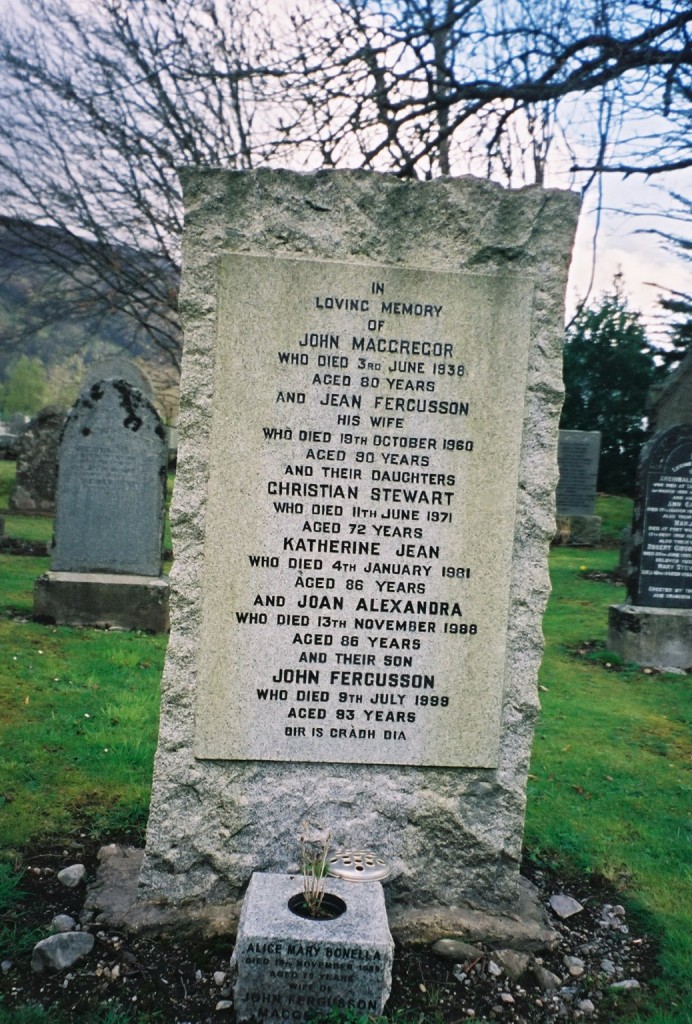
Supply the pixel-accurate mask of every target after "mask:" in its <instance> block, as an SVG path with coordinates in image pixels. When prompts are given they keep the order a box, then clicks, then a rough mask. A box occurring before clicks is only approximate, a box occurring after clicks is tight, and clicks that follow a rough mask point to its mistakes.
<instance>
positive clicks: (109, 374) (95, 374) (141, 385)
mask: <svg viewBox="0 0 692 1024" xmlns="http://www.w3.org/2000/svg"><path fill="white" fill-rule="evenodd" d="M102 380H124V381H126V382H127V383H128V384H129V385H130V386H131V387H134V388H137V390H138V391H141V392H142V394H143V395H145V396H146V397H147V398H148V399H149V400H150V401H151V400H152V399H153V394H154V392H153V390H152V387H151V382H150V380H149V378H148V377H147V376H146V374H145V373H144V372H143V371H142V370H140V368H139V366H137V363H136V362H135V361H134V360H133V359H128V358H127V356H121V355H115V356H106V357H104V358H103V359H95V360H94V362H93V363H90V364H89V365H88V366H87V368H86V372H85V374H84V380H83V381H82V391H83V390H84V389H85V388H88V387H89V386H90V385H91V384H97V383H98V382H99V381H102Z"/></svg>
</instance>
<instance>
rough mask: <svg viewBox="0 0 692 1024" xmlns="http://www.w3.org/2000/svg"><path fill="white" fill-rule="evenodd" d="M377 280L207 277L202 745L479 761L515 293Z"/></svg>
mask: <svg viewBox="0 0 692 1024" xmlns="http://www.w3.org/2000/svg"><path fill="white" fill-rule="evenodd" d="M375 271H376V272H375V274H373V272H372V269H368V268H364V267H350V266H349V267H346V266H343V267H340V266H339V265H338V264H334V265H324V264H310V263H306V262H301V263H298V262H296V263H291V262H290V261H277V260H262V259H255V260H252V259H251V258H247V257H231V258H229V261H228V267H227V275H226V276H223V275H222V284H221V291H220V305H221V308H222V310H223V309H224V298H225V299H226V301H227V313H228V315H227V316H224V315H223V312H222V315H221V318H220V327H219V330H220V343H224V345H225V348H224V359H223V360H222V362H221V365H220V367H219V373H218V376H217V380H216V384H215V410H214V416H215V418H214V424H213V428H212V440H213V443H212V466H211V476H212V484H213V486H212V488H211V490H210V513H209V514H208V519H209V522H210V523H211V527H209V528H208V534H207V562H209V560H210V558H211V559H214V560H216V559H217V558H218V559H221V560H223V561H224V562H225V564H232V565H233V566H234V569H233V572H234V575H235V580H234V584H233V586H232V587H230V588H228V590H227V593H225V594H224V593H222V592H219V591H214V598H213V599H211V600H208V601H207V603H206V605H205V611H204V616H203V630H204V631H205V633H206V637H207V642H208V643H209V644H210V648H211V652H212V653H211V654H210V656H209V658H208V659H207V662H206V666H205V670H204V669H203V685H202V687H201V699H200V702H199V704H198V751H197V752H198V756H210V757H217V756H233V757H247V758H259V759H265V758H268V759H298V760H322V761H340V760H343V761H363V762H372V763H403V764H407V763H408V764H436V763H439V764H465V763H478V764H492V763H493V757H494V751H495V747H496V743H497V736H498V730H499V706H500V696H501V685H502V670H503V662H504V645H505V636H504V634H505V629H506V609H507V600H508V594H507V582H506V581H507V577H508V567H509V559H510V558H511V546H512V537H513V513H514V502H515V495H516V486H517V474H518V458H519V445H520V434H521V423H522V418H523V394H524V382H525V374H526V352H527V345H528V316H527V315H526V316H525V323H524V322H523V321H522V322H521V329H520V330H519V338H517V330H516V323H515V325H514V328H513V329H512V330H510V329H509V328H508V327H507V326H503V324H502V322H501V319H500V320H498V318H501V317H502V310H503V306H504V307H505V308H506V309H507V312H508V314H509V309H510V307H511V308H512V309H513V310H514V311H515V312H514V316H516V308H517V306H519V307H520V308H521V307H526V308H527V309H528V298H529V296H530V289H528V288H527V287H526V283H525V282H520V281H518V280H517V279H506V278H503V279H502V282H503V287H501V289H500V291H501V296H500V299H499V300H497V297H496V296H495V295H493V294H491V293H493V292H495V291H496V289H495V288H492V287H491V285H492V284H493V282H492V280H491V281H488V280H487V279H483V278H473V277H470V276H463V277H462V276H461V275H449V274H425V273H421V272H414V271H403V270H394V269H392V268H375ZM263 274H264V275H268V277H269V278H271V284H269V281H267V286H266V287H262V288H261V289H258V287H257V281H258V275H259V277H262V275H263ZM245 275H247V276H245ZM277 277H278V281H277ZM339 278H342V279H343V283H349V284H351V285H353V283H354V282H357V284H358V285H359V289H360V290H359V291H356V289H355V288H353V287H352V288H349V290H348V293H347V292H346V290H345V289H344V290H343V292H340V291H337V289H336V288H334V289H333V290H328V288H326V287H320V285H325V284H326V283H327V282H333V283H336V284H339V283H341V282H340V281H339ZM243 280H245V282H246V283H247V287H248V293H252V294H253V295H255V294H257V293H258V292H259V293H260V294H262V295H263V296H264V295H266V296H269V298H268V299H267V300H266V305H267V306H268V307H269V308H268V310H267V311H266V312H265V314H264V316H262V315H261V314H260V316H259V318H258V315H257V308H256V306H255V307H253V310H252V312H251V311H250V307H249V305H248V308H247V311H246V313H245V315H244V313H243V304H244V303H245V304H247V303H248V297H249V295H248V294H244V293H243V292H242V290H241V289H242V284H243ZM495 283H496V282H495ZM282 286H283V287H282ZM429 292H431V293H433V294H428V293H429ZM407 293H408V294H407ZM390 295H391V296H392V297H390ZM394 296H395V297H394ZM239 307H240V311H239ZM520 319H521V318H520ZM411 328H413V329H414V330H413V331H411V330H410V329H411ZM404 331H406V333H407V334H409V333H414V332H415V336H414V337H408V336H407V337H403V336H402V335H403V334H404ZM248 360H250V362H248ZM248 370H250V371H251V372H250V373H248ZM243 375H245V379H244V380H243ZM238 381H240V384H239V383H238ZM215 456H216V457H215ZM236 479H239V480H240V487H237V486H236V487H235V488H234V486H233V481H234V480H236ZM224 481H227V485H226V484H225V483H224ZM226 486H227V491H226V493H227V498H228V499H229V500H231V501H233V494H234V491H235V492H237V491H239V492H240V496H239V498H238V500H236V501H235V506H234V509H233V514H232V517H231V519H230V521H229V520H227V525H226V528H225V529H224V528H222V527H221V526H219V528H217V529H214V524H215V522H216V521H217V520H219V519H220V520H222V521H223V519H224V514H223V510H222V507H221V499H222V495H223V493H224V491H225V489H226ZM214 495H218V501H219V504H218V505H215V504H214ZM229 523H232V524H233V525H232V526H229ZM211 589H212V590H213V587H212V588H211ZM220 601H221V603H222V604H223V608H220V606H219V602H220ZM203 649H204V645H203ZM225 730H230V732H231V733H232V736H233V739H232V741H229V740H228V736H227V733H225ZM258 732H259V735H258V736H257V735H255V738H253V734H257V733H258ZM440 737H442V738H443V739H442V747H441V746H440Z"/></svg>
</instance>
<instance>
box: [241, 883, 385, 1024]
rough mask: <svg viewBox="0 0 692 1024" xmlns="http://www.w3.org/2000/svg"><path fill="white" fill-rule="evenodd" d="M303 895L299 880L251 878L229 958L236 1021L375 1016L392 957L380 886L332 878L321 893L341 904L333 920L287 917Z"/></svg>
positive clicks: (273, 1023)
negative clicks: (336, 1013)
mask: <svg viewBox="0 0 692 1024" xmlns="http://www.w3.org/2000/svg"><path fill="white" fill-rule="evenodd" d="M301 891H302V878H301V877H300V876H290V875H278V874H262V873H257V872H256V873H255V874H254V875H253V876H252V878H251V879H250V885H249V887H248V890H247V893H246V896H245V901H244V903H243V909H242V912H241V916H240V924H239V927H238V935H237V939H236V945H235V949H234V952H233V957H232V960H231V967H232V968H233V970H234V971H235V972H236V974H237V980H236V984H235V1012H236V1016H237V1018H238V1020H249V1019H252V1020H257V1021H261V1022H262V1024H285V1022H286V1021H294V1022H297V1024H298V1022H301V1021H304V1020H306V1019H307V1018H308V1016H309V1015H310V1014H314V1013H319V1012H321V1011H328V1010H330V1009H332V1008H334V1007H337V1008H339V1009H355V1010H358V1011H360V1012H362V1013H363V1014H364V1015H368V1016H375V1017H377V1016H379V1015H380V1014H381V1013H382V1009H383V1007H384V1004H385V1003H386V1001H387V998H388V996H389V991H390V988H391V980H392V960H393V956H394V944H393V942H392V937H391V935H390V933H389V927H388V925H387V913H386V910H385V904H384V894H383V891H382V886H381V885H380V883H379V882H357V883H349V882H343V881H340V880H338V879H330V880H329V881H328V883H327V891H328V892H329V893H333V894H334V895H336V896H339V897H341V899H342V900H344V902H345V903H346V911H345V912H344V913H343V914H342V915H341V916H340V917H337V918H335V919H333V920H318V919H307V918H302V917H298V916H297V915H296V914H294V913H292V911H291V910H290V909H289V907H288V901H289V899H290V898H291V897H292V896H294V895H296V894H299V893H300V892H301Z"/></svg>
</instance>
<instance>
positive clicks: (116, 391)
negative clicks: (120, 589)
mask: <svg viewBox="0 0 692 1024" xmlns="http://www.w3.org/2000/svg"><path fill="white" fill-rule="evenodd" d="M167 455H168V450H167V446H166V435H165V431H164V428H163V426H162V424H161V420H160V419H159V416H158V413H157V412H156V410H155V409H154V407H153V406H152V405H151V403H150V402H149V401H148V400H147V399H146V398H145V397H144V396H143V395H142V393H141V392H140V391H138V390H137V389H136V388H134V387H132V386H131V385H129V384H127V383H126V382H125V381H122V380H106V381H101V382H99V383H95V384H91V385H89V386H88V387H87V388H85V389H84V390H83V391H82V393H81V395H80V396H79V398H78V399H77V401H76V402H75V404H74V406H73V407H72V409H71V411H70V413H69V416H68V419H67V423H66V425H65V430H64V433H63V436H62V440H61V443H60V452H59V468H58V496H57V507H56V517H55V543H54V548H53V556H52V560H51V568H52V569H53V570H56V571H64V572H107V573H133V574H138V575H142V576H158V575H159V574H160V572H161V566H162V556H161V540H162V533H163V520H164V501H165V488H166V465H167Z"/></svg>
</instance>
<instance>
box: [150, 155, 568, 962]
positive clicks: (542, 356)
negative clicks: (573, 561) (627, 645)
mask: <svg viewBox="0 0 692 1024" xmlns="http://www.w3.org/2000/svg"><path fill="white" fill-rule="evenodd" d="M184 191H185V199H186V203H187V213H186V236H185V240H184V250H185V258H184V265H185V268H186V270H185V275H184V286H183V297H182V307H181V308H182V311H183V316H184V323H185V331H186V340H185V356H184V363H183V375H182V376H183V379H182V399H183V400H182V402H181V418H180V422H179V428H180V435H181V445H180V451H179V462H178V476H177V481H176V492H175V499H174V501H175V511H174V512H173V520H174V530H175V534H174V536H175V546H176V553H177V559H178V560H177V562H176V569H175V572H176V579H177V585H176V591H175V593H176V595H177V606H176V610H175V618H174V628H173V631H172V635H171V639H170V643H169V646H168V654H167V667H166V670H165V684H164V688H163V689H164V695H163V703H162V709H161V723H162V730H161V737H162V738H161V743H160V745H159V750H158V755H157V762H156V763H157V767H156V773H155V777H154V785H153V793H152V804H151V815H150V820H149V829H148V836H147V848H146V854H145V859H144V864H143V869H142V875H141V879H140V894H141V897H142V900H145V899H147V898H149V897H151V898H152V899H153V900H156V901H159V902H161V901H163V903H168V904H173V905H176V904H184V903H189V902H194V901H197V902H198V903H200V904H206V905H209V903H210V902H212V903H213V902H219V903H221V902H227V903H236V902H237V901H239V900H240V899H241V897H242V894H243V892H244V891H245V889H246V887H247V884H248V881H249V878H250V875H251V874H252V872H253V871H254V870H256V869H259V868H261V869H262V871H271V872H281V871H282V870H283V871H285V870H286V866H287V851H290V850H291V849H292V848H293V846H294V842H295V840H294V836H295V834H296V830H297V828H298V826H299V824H300V822H301V821H302V820H303V819H304V818H305V817H306V816H308V815H309V816H310V817H313V812H314V817H315V818H316V819H317V820H318V821H319V822H320V823H322V824H324V825H325V826H326V827H328V828H329V831H330V832H331V834H332V836H333V839H334V842H335V844H337V845H339V846H342V847H348V848H350V849H356V850H373V851H375V852H376V853H377V854H378V855H379V856H381V857H383V858H384V859H385V860H386V861H387V862H388V863H391V864H392V874H391V877H390V880H388V881H387V883H386V885H387V895H388V910H389V912H390V915H392V914H394V913H396V922H397V927H398V928H399V929H404V928H405V927H406V922H407V921H408V922H409V924H410V921H411V920H413V919H415V928H416V933H417V935H418V937H419V940H420V941H425V940H427V939H428V938H431V937H432V938H435V939H437V938H440V937H442V936H443V935H444V934H451V935H454V934H457V930H458V927H459V918H458V914H456V913H455V910H454V907H455V906H458V905H459V904H460V903H462V902H464V901H470V902H472V903H473V902H474V901H475V903H476V905H480V904H481V903H482V904H483V906H484V907H485V908H486V909H489V908H495V909H496V910H497V912H498V914H499V913H502V914H503V915H504V919H505V920H509V919H510V917H511V914H516V912H517V911H516V908H517V900H518V899H519V892H520V890H521V889H522V886H521V883H520V878H519V860H520V852H521V840H522V832H523V822H524V791H525V784H526V772H527V764H528V758H529V751H530V744H531V736H532V728H533V722H534V719H535V714H536V707H537V700H536V672H537V668H538V665H539V662H540V657H541V653H542V636H541V619H542V614H543V609H544V607H545V601H546V599H547V594H548V589H549V581H548V574H547V548H548V541H549V539H550V533H551V531H550V529H549V523H550V520H551V514H552V513H553V510H554V489H555V484H556V481H557V464H556V458H555V451H556V442H557V424H558V417H559V409H560V403H561V396H562V383H561V380H560V352H561V344H562V336H563V328H562V316H563V297H564V286H565V279H566V272H567V263H568V254H569V250H570V246H571V241H572V237H573V232H574V228H575V224H576V217H577V211H578V205H579V203H578V199H577V197H576V196H574V195H570V194H569V193H561V192H556V191H543V190H542V189H539V188H536V189H525V190H521V191H517V192H509V191H505V190H503V189H501V188H499V187H498V186H495V185H492V184H490V183H488V182H484V181H477V180H473V179H456V180H455V179H444V180H438V181H432V182H426V183H423V182H417V181H405V182H404V181H400V180H397V179H395V178H394V177H390V176H387V175H370V174H367V173H363V172H354V173H351V172H335V173H333V174H322V173H320V174H314V175H311V174H293V173H289V172H274V171H258V172H252V173H248V174H240V173H227V172H221V171H218V172H217V171H208V172H199V173H194V174H187V175H185V176H184ZM231 249H234V250H235V251H229V250H231ZM191 866H194V867H191ZM507 915H510V917H508V916H507ZM392 920H393V918H392V916H390V923H391V922H392ZM392 930H394V926H393V925H392ZM507 945H511V942H508V943H507Z"/></svg>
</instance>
